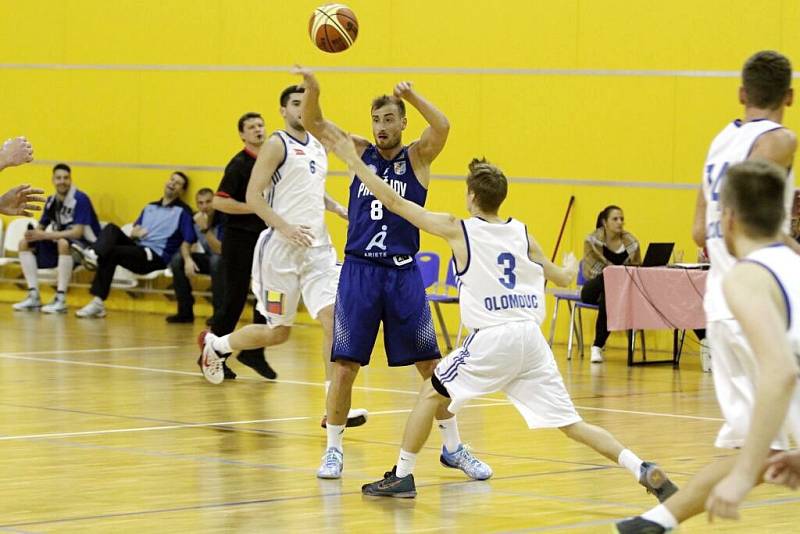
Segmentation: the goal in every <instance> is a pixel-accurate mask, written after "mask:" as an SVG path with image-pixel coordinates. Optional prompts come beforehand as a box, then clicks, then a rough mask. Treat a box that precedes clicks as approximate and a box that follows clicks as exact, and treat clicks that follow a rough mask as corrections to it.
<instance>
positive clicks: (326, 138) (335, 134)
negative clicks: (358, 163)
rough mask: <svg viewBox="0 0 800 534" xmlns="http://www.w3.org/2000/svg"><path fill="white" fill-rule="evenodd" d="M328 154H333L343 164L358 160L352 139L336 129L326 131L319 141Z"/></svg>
mask: <svg viewBox="0 0 800 534" xmlns="http://www.w3.org/2000/svg"><path fill="white" fill-rule="evenodd" d="M320 140H321V141H322V144H323V145H324V146H325V149H326V150H327V151H328V152H333V153H334V154H336V155H337V156H339V158H341V160H342V161H344V162H345V163H348V164H349V163H350V162H352V161H355V160H357V159H360V158H359V156H358V152H356V146H355V144H354V143H353V138H352V137H350V135H349V134H346V133H344V132H341V131H339V130H338V129H334V128H331V129H328V130H325V132H324V133H323V134H322V138H321V139H320Z"/></svg>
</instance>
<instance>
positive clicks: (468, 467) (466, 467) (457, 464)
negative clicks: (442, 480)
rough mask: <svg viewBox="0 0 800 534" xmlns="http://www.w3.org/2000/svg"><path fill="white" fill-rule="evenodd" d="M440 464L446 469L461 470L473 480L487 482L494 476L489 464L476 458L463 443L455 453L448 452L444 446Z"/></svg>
mask: <svg viewBox="0 0 800 534" xmlns="http://www.w3.org/2000/svg"><path fill="white" fill-rule="evenodd" d="M439 462H441V464H442V465H443V466H445V467H450V468H452V469H461V470H462V471H464V472H465V473H466V474H467V476H468V477H469V478H471V479H473V480H486V479H488V478H490V477H491V476H492V474H493V473H492V468H491V467H489V464H486V463H484V462H482V461H480V460H478V459H477V458H475V457H474V456H473V455H472V453H471V452H470V451H469V447H467V446H466V445H464V444H463V443H462V444H461V445H459V446H458V449H457V450H456V451H455V452H448V451H447V448H446V447H444V446H443V447H442V455H441V456H439Z"/></svg>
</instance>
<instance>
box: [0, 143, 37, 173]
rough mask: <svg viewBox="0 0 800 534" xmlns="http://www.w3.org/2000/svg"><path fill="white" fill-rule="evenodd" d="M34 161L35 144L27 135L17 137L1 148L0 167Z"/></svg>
mask: <svg viewBox="0 0 800 534" xmlns="http://www.w3.org/2000/svg"><path fill="white" fill-rule="evenodd" d="M31 161H33V146H31V144H30V142H29V141H28V140H27V139H26V138H25V137H22V136H20V137H15V138H13V139H9V140H7V141H6V142H5V143H3V148H0V169H3V168H5V167H15V166H17V165H22V164H24V163H30V162H31Z"/></svg>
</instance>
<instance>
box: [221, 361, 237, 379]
mask: <svg viewBox="0 0 800 534" xmlns="http://www.w3.org/2000/svg"><path fill="white" fill-rule="evenodd" d="M222 372H223V373H225V380H235V379H236V373H234V372H233V369H231V368H230V367H228V364H227V363H226V362H222Z"/></svg>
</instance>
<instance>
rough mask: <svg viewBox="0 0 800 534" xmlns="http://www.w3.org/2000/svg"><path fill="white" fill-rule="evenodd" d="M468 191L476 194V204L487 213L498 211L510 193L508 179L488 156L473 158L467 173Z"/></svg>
mask: <svg viewBox="0 0 800 534" xmlns="http://www.w3.org/2000/svg"><path fill="white" fill-rule="evenodd" d="M467 191H469V192H471V193H472V194H474V195H475V199H474V201H475V204H477V205H478V207H479V208H480V210H481V211H483V212H485V213H497V210H498V209H500V204H502V203H503V201H504V200H505V199H506V195H507V194H508V180H506V176H505V174H503V171H501V170H500V169H499V168H498V167H496V166H494V165H492V164H491V163H489V162H488V161H486V158H481V159H478V158H472V161H470V162H469V174H468V175H467Z"/></svg>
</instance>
